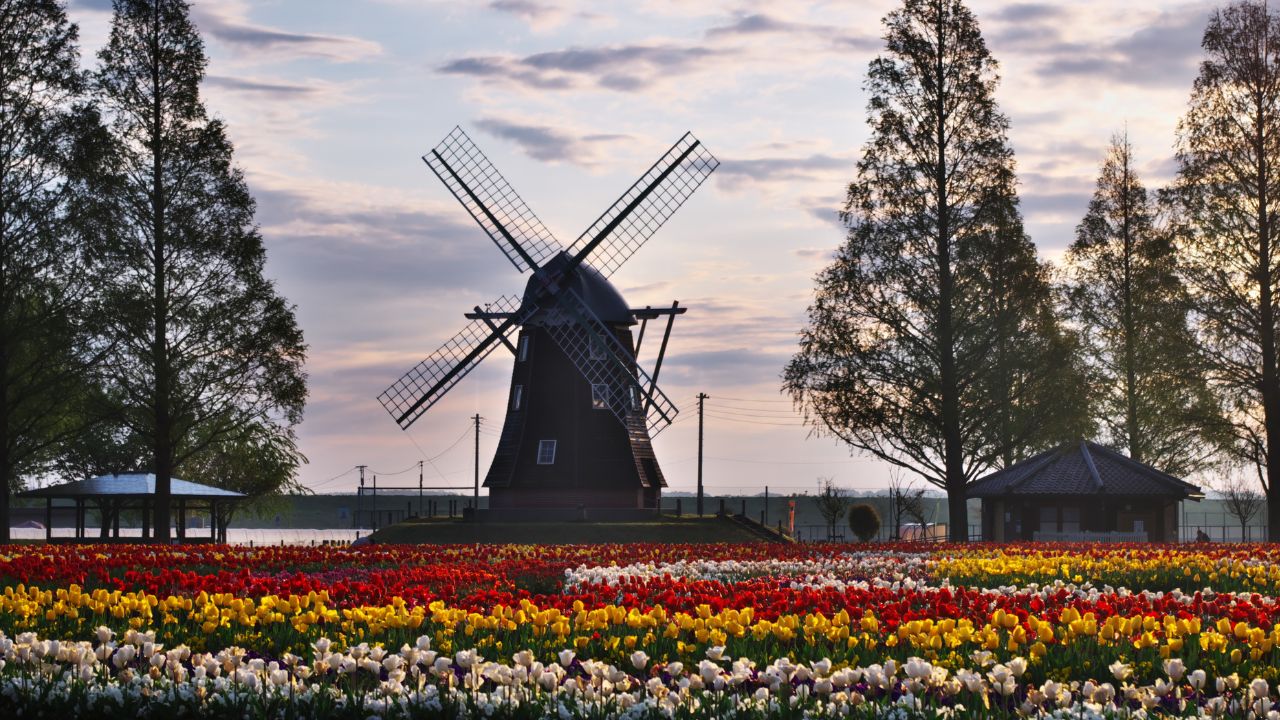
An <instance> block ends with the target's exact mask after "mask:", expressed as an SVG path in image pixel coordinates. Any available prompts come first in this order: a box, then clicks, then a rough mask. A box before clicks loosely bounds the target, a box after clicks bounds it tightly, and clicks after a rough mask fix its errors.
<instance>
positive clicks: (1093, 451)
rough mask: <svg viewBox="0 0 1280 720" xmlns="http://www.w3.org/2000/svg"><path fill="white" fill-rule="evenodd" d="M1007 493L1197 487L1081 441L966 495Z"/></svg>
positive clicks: (1191, 492)
mask: <svg viewBox="0 0 1280 720" xmlns="http://www.w3.org/2000/svg"><path fill="white" fill-rule="evenodd" d="M1007 495H1122V496H1135V495H1149V496H1161V497H1176V498H1179V499H1181V498H1190V499H1194V500H1199V499H1200V498H1202V497H1204V493H1203V492H1202V491H1201V490H1200V488H1199V487H1197V486H1195V485H1192V484H1191V483H1189V482H1185V481H1183V480H1180V479H1178V478H1176V477H1174V476H1172V475H1169V474H1168V473H1164V472H1161V471H1159V470H1157V469H1155V468H1153V467H1151V466H1150V465H1146V464H1144V463H1140V462H1138V461H1136V460H1132V459H1130V458H1128V457H1125V456H1124V455H1122V454H1120V453H1118V452H1116V451H1114V450H1110V449H1107V448H1105V447H1103V446H1101V445H1099V444H1097V443H1095V442H1090V441H1088V440H1081V441H1079V442H1078V443H1070V444H1067V445H1063V446H1062V447H1059V448H1055V449H1053V450H1046V451H1045V452H1042V453H1040V454H1039V455H1033V456H1032V457H1029V458H1027V459H1026V460H1023V461H1022V462H1020V463H1016V464H1014V465H1010V466H1009V467H1007V468H1005V469H1003V470H997V471H996V472H993V473H991V474H990V475H987V476H986V477H982V478H979V479H977V480H975V481H973V483H971V484H970V485H969V488H968V496H969V497H970V498H997V497H1004V496H1007Z"/></svg>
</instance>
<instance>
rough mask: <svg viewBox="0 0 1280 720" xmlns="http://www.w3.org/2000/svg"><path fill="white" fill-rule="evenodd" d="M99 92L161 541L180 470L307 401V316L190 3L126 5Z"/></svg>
mask: <svg viewBox="0 0 1280 720" xmlns="http://www.w3.org/2000/svg"><path fill="white" fill-rule="evenodd" d="M100 61H101V66H100V68H99V70H98V72H97V74H96V77H95V85H96V88H97V92H98V96H99V98H100V102H101V103H102V105H103V109H104V111H105V112H106V113H107V114H108V115H109V117H110V120H111V125H110V128H111V131H112V135H113V136H114V138H115V141H116V148H115V151H116V157H117V173H116V175H115V178H114V182H113V183H112V187H113V188H114V190H113V192H114V195H113V196H112V198H111V205H112V207H113V209H114V210H115V211H116V228H117V230H118V233H117V234H116V236H115V237H114V238H112V239H111V242H110V246H111V249H112V252H111V255H110V258H109V261H110V265H111V268H112V275H113V277H114V278H115V279H116V282H115V284H114V285H113V286H112V288H111V290H110V295H109V298H108V299H109V302H110V305H111V306H112V308H113V319H114V323H113V327H112V330H113V333H114V336H113V337H114V338H115V339H116V340H117V342H118V344H117V353H116V356H115V357H114V358H113V360H112V362H110V363H109V364H108V365H109V367H110V368H111V369H112V375H111V380H112V383H113V388H112V390H113V395H114V396H118V397H120V398H122V401H123V408H122V410H123V414H124V417H125V419H126V421H127V422H128V424H129V425H130V427H131V428H132V430H133V431H134V432H136V433H137V434H138V435H140V436H142V437H144V438H146V440H147V443H148V445H149V447H150V451H151V452H150V455H151V458H150V460H151V469H152V471H153V472H154V473H155V475H156V493H155V513H154V514H155V522H154V527H155V531H156V538H157V539H158V540H162V541H163V540H165V539H167V538H168V535H169V523H170V480H171V478H172V475H173V472H174V469H175V468H176V467H178V466H179V465H181V464H182V463H183V462H186V461H188V460H190V459H192V458H193V457H194V456H196V455H198V454H199V453H201V452H203V451H206V450H209V449H210V448H212V447H214V446H216V445H217V444H219V443H223V442H233V441H236V440H237V439H238V437H239V435H240V434H242V433H244V432H246V428H250V427H258V426H259V425H260V424H262V423H267V424H271V425H278V426H285V427H287V426H290V425H293V424H294V423H296V422H298V421H299V420H300V418H301V412H302V407H303V402H304V400H305V396H306V385H305V380H306V377H305V374H304V373H303V371H302V363H303V360H304V354H305V346H304V344H303V340H302V333H301V331H300V330H299V328H298V326H297V323H296V321H295V319H294V313H293V308H292V306H290V305H289V304H288V303H287V302H286V301H285V300H284V299H283V298H281V297H280V296H279V295H278V294H277V293H276V291H275V288H274V286H273V285H272V283H271V282H270V281H269V280H268V279H267V278H265V277H264V276H263V262H264V260H265V251H264V249H263V245H262V238H261V236H260V235H259V234H258V231H257V228H256V227H255V225H254V222H253V212H254V203H253V198H252V197H251V196H250V194H249V190H248V187H247V186H246V185H245V181H244V176H243V174H242V173H241V171H240V170H239V169H237V168H236V167H235V166H234V165H233V164H232V160H231V156H232V147H231V143H230V142H229V141H228V139H227V136H226V129H225V128H224V126H223V124H222V123H221V122H220V121H218V120H216V119H211V118H209V116H208V114H207V113H206V111H205V108H204V105H203V104H202V103H201V101H200V93H199V87H200V82H201V80H202V79H203V77H204V73H205V65H206V59H205V54H204V46H203V43H202V42H201V40H200V36H199V34H198V33H197V32H196V28H195V27H194V26H193V25H192V24H191V20H190V17H189V13H188V6H187V3H186V2H183V0H116V2H115V16H114V18H113V20H112V23H111V36H110V39H109V41H108V43H107V45H106V46H105V47H104V48H103V50H102V51H101V54H100Z"/></svg>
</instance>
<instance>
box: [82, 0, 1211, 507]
mask: <svg viewBox="0 0 1280 720" xmlns="http://www.w3.org/2000/svg"><path fill="white" fill-rule="evenodd" d="M897 5H898V3H895V2H887V1H885V0H869V1H865V2H863V1H859V2H815V1H807V0H758V1H753V0H730V1H725V2H702V1H699V2H690V1H689V0H683V1H681V0H630V1H628V2H599V1H594V2H589V1H587V0H490V1H487V2H486V1H476V2H465V1H461V0H438V1H437V0H417V1H414V0H362V1H359V2H357V1H355V0H340V1H331V0H259V1H256V2H247V1H245V0H216V1H215V0H195V1H194V2H192V16H193V19H194V20H195V22H196V25H197V26H198V28H199V29H200V31H201V33H202V35H203V37H204V39H205V42H206V50H207V53H208V55H209V66H208V75H207V77H206V79H205V82H204V85H203V87H202V96H203V99H204V100H205V102H206V104H207V106H208V108H209V110H210V112H211V113H212V114H213V115H215V116H217V117H220V118H222V119H224V120H225V121H226V122H227V124H228V126H229V132H230V135H231V138H232V140H233V141H234V142H235V145H236V155H235V159H236V163H237V164H238V165H239V166H240V167H241V168H243V170H244V172H245V174H246V177H247V180H248V183H249V186H250V189H251V190H252V192H253V194H254V196H255V197H256V199H257V202H258V212H257V221H258V223H259V224H260V226H261V231H262V235H263V238H264V240H265V243H266V248H267V257H268V261H267V272H268V274H269V275H270V276H271V277H272V278H273V279H274V280H275V282H276V283H277V286H278V288H279V290H280V292H281V293H282V294H283V295H284V296H285V297H287V298H288V299H289V300H290V301H291V302H292V303H294V304H295V305H296V307H297V317H298V320H299V323H300V324H301V326H302V329H303V332H304V333H305V335H306V340H307V343H308V344H309V346H310V350H309V357H308V362H307V372H308V374H309V377H310V382H309V385H310V399H309V402H308V406H307V410H306V418H305V420H304V422H303V423H302V424H301V425H300V426H299V428H298V430H299V437H300V441H301V449H302V451H303V453H304V454H305V455H306V456H307V458H308V459H309V463H308V464H307V465H305V466H304V467H303V469H302V471H301V481H302V483H303V484H304V485H307V486H308V487H310V488H312V489H314V490H316V491H318V492H352V491H354V488H355V486H356V478H357V475H356V473H355V471H354V468H355V466H356V465H361V464H363V465H367V466H368V468H369V470H368V471H367V472H369V473H375V472H376V473H378V474H379V475H380V478H381V479H380V484H381V485H382V486H384V487H385V486H387V485H392V484H404V485H413V486H416V485H417V482H418V478H417V477H416V476H417V464H418V462H419V460H424V461H425V463H424V468H425V470H424V473H425V478H424V481H425V483H426V485H428V486H432V485H435V486H448V487H457V488H459V489H469V488H470V487H471V483H472V477H473V462H474V455H473V453H474V446H473V442H474V440H473V437H472V436H471V435H470V434H469V433H470V427H471V426H470V417H471V416H472V415H474V414H477V413H478V414H479V415H481V416H482V417H483V418H485V420H484V422H482V429H481V434H480V458H481V469H480V471H481V475H482V476H483V474H484V472H485V471H486V470H487V466H488V460H489V458H491V457H492V453H493V449H494V446H495V445H496V441H497V433H498V430H499V429H500V427H499V426H500V422H501V418H502V415H503V413H504V412H505V403H506V394H507V389H508V384H509V381H510V372H511V357H510V354H509V353H494V354H492V355H490V356H489V358H488V359H487V360H486V361H485V363H484V364H483V365H481V367H480V368H479V369H477V370H476V371H475V372H473V373H471V374H470V375H469V376H468V377H467V378H466V379H465V380H464V381H463V382H461V383H460V384H459V385H457V386H456V387H455V388H454V389H453V390H452V391H451V392H450V393H449V395H447V396H446V397H445V398H444V399H443V400H442V401H441V402H439V403H438V404H437V405H436V406H434V407H433V408H431V410H430V411H429V412H427V413H426V414H425V415H424V416H423V417H422V418H421V419H420V420H419V421H418V422H417V423H416V424H415V425H414V426H413V427H411V428H410V430H409V431H408V432H404V431H401V430H400V429H399V428H398V427H397V426H396V424H395V423H394V422H393V420H392V418H391V417H390V416H389V415H388V414H387V413H386V412H385V411H384V410H383V409H382V407H381V405H379V403H378V402H377V400H376V396H377V395H378V393H379V392H381V391H382V390H383V389H384V388H386V387H387V386H388V385H390V384H391V383H392V382H393V381H395V380H396V379H397V378H399V377H400V376H401V375H402V374H403V373H404V372H405V371H406V370H408V369H409V368H410V367H412V366H413V365H414V364H416V363H417V362H418V361H419V360H421V359H422V358H423V357H425V356H426V355H427V354H429V353H430V352H431V351H433V350H434V349H435V348H437V347H438V346H439V345H440V344H441V343H443V342H444V341H445V340H447V339H448V338H450V337H451V336H453V335H454V334H455V333H456V332H458V331H459V330H461V329H462V326H463V324H464V323H465V322H466V320H465V319H464V318H463V317H462V313H464V312H466V311H467V310H468V309H469V308H471V307H472V306H473V305H476V304H483V303H485V302H487V301H490V300H492V299H494V298H496V297H498V296H499V295H503V294H508V295H510V294H518V293H519V292H520V291H522V289H523V287H524V283H525V280H526V278H524V277H522V276H520V274H519V273H518V272H517V271H516V269H515V268H514V267H512V266H511V264H510V263H509V262H508V261H507V260H506V259H505V258H504V257H503V256H502V255H501V253H500V252H499V251H498V249H497V248H496V247H495V246H494V245H493V243H492V242H491V241H490V240H489V239H488V238H487V237H486V236H485V235H484V233H483V232H482V231H481V230H480V228H479V227H478V226H477V225H476V224H475V223H474V222H473V221H472V220H471V219H470V217H469V216H468V215H467V214H466V212H465V211H464V210H463V209H462V207H461V206H460V205H458V203H457V202H456V201H455V200H454V199H453V198H452V196H451V195H450V194H449V193H448V191H447V190H446V189H445V188H444V187H443V186H442V185H441V184H440V182H439V181H438V180H437V179H436V178H435V176H434V175H432V174H431V172H430V171H429V169H428V168H427V167H426V166H425V165H424V164H423V163H422V161H421V160H420V157H421V155H422V154H423V153H425V152H426V151H428V150H429V149H430V148H431V147H433V146H435V145H436V144H437V143H438V142H439V141H440V140H441V139H443V138H444V136H445V135H446V134H448V133H449V132H450V130H451V129H452V128H453V127H454V126H461V127H462V128H463V129H464V130H465V131H466V132H468V133H469V134H470V135H471V136H472V138H473V139H474V140H475V142H476V143H477V145H479V146H480V148H481V149H482V150H483V151H484V152H485V153H486V154H487V155H488V156H489V158H490V159H491V160H492V161H493V163H494V165H495V166H496V167H497V168H498V169H499V170H500V171H501V172H502V173H503V174H504V175H505V176H506V178H507V179H508V181H509V182H510V183H511V184H512V186H513V187H514V188H515V189H516V190H517V191H518V192H519V193H520V194H521V195H522V196H523V197H524V199H525V200H526V201H527V202H528V204H529V205H530V206H531V207H532V208H533V210H534V211H535V212H536V213H537V214H538V215H539V217H540V218H541V219H542V221H543V222H544V223H545V224H546V225H547V226H548V227H549V228H550V229H551V230H552V231H553V232H554V234H555V235H556V236H557V237H558V238H560V239H561V240H562V241H564V242H569V241H571V240H572V239H573V238H576V237H577V236H578V235H579V234H580V233H581V232H582V230H583V229H584V228H586V227H587V226H588V225H589V224H590V223H591V222H592V221H594V220H595V219H596V217H597V216H598V215H599V214H600V213H601V212H602V211H603V210H604V209H605V208H607V207H608V206H609V205H610V204H611V203H612V202H613V201H614V200H615V199H616V198H617V197H618V196H619V195H620V194H621V193H622V192H623V191H624V190H626V189H627V188H628V187H629V186H630V185H631V183H632V182H634V181H635V179H636V178H638V177H639V176H640V174H642V173H643V172H644V171H645V170H646V169H647V168H648V167H649V165H650V164H652V163H653V161H655V160H656V159H657V158H658V157H659V156H660V155H662V153H664V152H665V151H666V150H667V148H668V147H670V145H671V144H672V143H674V142H675V141H676V140H677V139H678V138H679V137H680V136H681V135H682V134H683V133H684V132H685V131H692V132H693V133H694V134H695V135H696V136H697V137H698V138H699V139H700V140H701V141H702V142H703V144H704V145H705V147H706V148H707V149H708V150H710V151H711V152H712V153H713V154H714V155H715V156H716V157H717V158H719V160H720V161H721V163H722V164H721V165H720V168H719V169H718V170H717V172H716V173H715V174H714V175H713V176H712V178H711V180H710V181H708V183H707V184H705V185H704V186H703V187H702V188H701V189H700V190H699V191H698V192H697V193H696V194H695V195H694V196H693V197H692V198H691V199H690V200H689V202H688V203H687V204H686V205H685V206H684V207H683V208H682V209H681V210H680V211H679V212H678V213H676V215H675V216H674V217H673V218H672V220H671V221H670V222H668V224H667V225H666V226H664V227H663V228H662V229H661V230H660V231H659V232H658V233H657V234H656V235H655V236H654V237H653V239H651V240H650V241H649V243H648V244H647V245H646V246H645V247H643V248H642V249H641V250H640V251H639V252H638V253H637V254H636V255H635V256H634V257H633V258H632V259H631V260H630V261H628V263H627V264H626V265H624V266H623V267H622V268H621V269H620V270H619V271H618V272H617V273H616V274H615V275H614V276H613V278H612V280H613V282H614V284H615V285H616V286H617V287H618V288H619V290H620V291H621V292H622V293H623V295H624V296H625V297H626V299H627V300H628V302H629V304H631V306H633V307H635V306H643V305H669V304H670V303H671V301H672V300H679V301H680V304H681V305H683V306H686V307H688V308H689V312H688V313H687V314H685V315H683V316H681V317H680V318H679V319H678V320H677V321H676V324H675V329H674V331H673V334H672V338H671V342H670V346H669V348H668V352H667V357H666V359H665V360H664V364H663V368H662V374H661V386H662V388H663V390H664V391H665V392H666V394H667V395H668V396H669V397H670V398H671V399H672V400H673V401H674V402H675V404H676V405H677V406H678V407H679V408H680V409H681V413H680V416H679V417H678V419H677V420H676V422H675V423H674V424H672V425H671V426H670V427H668V428H667V429H665V430H664V431H663V432H662V433H661V434H660V435H658V437H657V438H656V439H655V441H654V444H655V448H656V450H657V453H658V458H659V463H660V464H661V466H662V469H663V472H664V474H665V475H666V477H667V482H668V484H669V486H670V488H669V490H671V491H689V490H693V489H694V487H695V484H696V479H695V478H696V457H697V435H698V428H697V424H698V423H697V412H696V401H695V396H696V395H697V393H699V392H705V393H707V394H708V395H709V396H710V399H709V400H707V403H706V420H705V423H706V425H705V453H704V454H705V458H704V478H705V479H704V482H705V485H706V488H707V491H708V492H709V493H715V494H730V493H735V494H736V493H758V492H761V491H763V489H764V487H765V486H768V487H769V488H770V491H771V492H775V493H798V492H805V491H810V492H812V491H814V490H815V489H816V488H817V483H818V479H819V478H822V477H826V478H832V479H833V480H834V481H835V482H836V484H837V485H840V486H842V487H845V488H849V489H852V490H871V489H876V488H880V487H883V486H884V485H885V484H886V483H887V482H888V481H889V479H890V470H889V467H888V466H887V465H886V464H885V463H882V462H879V461H876V460H874V459H871V458H868V457H864V456H859V455H856V454H854V453H851V452H850V450H849V449H848V448H846V447H844V446H842V445H840V444H839V443H837V442H835V441H832V440H830V439H826V438H819V437H813V436H812V435H811V433H810V430H809V428H807V427H805V426H804V425H803V423H802V422H801V418H800V416H799V415H797V414H796V412H795V411H794V410H793V408H792V406H791V404H790V402H789V401H788V399H787V398H786V397H785V396H783V395H782V394H780V375H781V372H782V369H783V367H784V365H785V364H786V362H787V360H788V359H789V358H790V357H791V355H792V354H793V353H794V351H795V349H796V342H797V338H798V333H799V331H800V330H801V329H802V328H803V326H804V323H805V318H806V308H807V307H808V305H809V303H810V301H811V299H812V292H813V277H814V275H815V274H816V273H817V272H818V271H819V270H821V268H822V267H823V266H824V265H825V264H826V263H828V262H829V260H830V256H831V253H832V252H833V251H834V250H835V249H836V248H837V247H838V246H839V245H840V243H841V241H842V240H843V237H844V233H843V230H842V228H841V226H840V224H839V222H838V220H837V218H836V213H837V211H838V210H839V209H840V207H841V205H842V202H843V196H844V188H845V187H846V186H847V184H848V183H849V181H850V180H852V179H853V177H854V170H855V164H856V162H857V158H858V157H859V154H860V149H861V146H862V145H863V143H864V142H865V141H866V139H867V137H868V129H867V126H866V112H865V108H866V102H867V97H866V94H865V93H864V92H863V82H864V79H865V76H866V69H867V65H868V63H869V62H870V61H871V60H872V59H873V58H875V57H876V55H877V54H878V53H880V52H882V51H883V40H882V39H881V37H882V34H883V27H882V25H881V18H882V17H883V16H884V15H885V14H886V13H887V12H889V11H890V10H892V9H894V8H895V7H896V6H897ZM970 7H971V9H972V10H973V11H974V13H975V14H976V16H977V18H978V21H979V23H980V26H981V29H982V32H983V35H984V37H985V39H986V42H987V45H988V47H989V49H990V50H991V52H992V54H993V55H994V56H995V58H996V60H997V61H998V62H999V64H1000V72H1001V76H1002V81H1001V84H1000V86H999V89H998V91H997V93H996V98H997V101H998V102H999V103H1000V106H1001V108H1002V109H1003V110H1004V112H1005V113H1006V114H1007V115H1008V116H1009V118H1010V121H1011V123H1012V128H1011V132H1010V139H1011V141H1012V145H1013V148H1014V151H1015V153H1016V154H1017V158H1018V176H1019V181H1020V189H1019V191H1020V197H1021V202H1022V209H1023V213H1024V216H1025V221H1026V227H1027V230H1028V232H1029V233H1030V235H1031V237H1032V239H1033V240H1034V241H1035V243H1036V245H1037V247H1038V249H1039V253H1040V255H1041V257H1042V258H1043V259H1045V260H1049V261H1059V260H1060V259H1061V257H1062V255H1063V252H1064V251H1065V249H1066V247H1067V245H1068V244H1069V243H1070V242H1071V239H1072V237H1073V233H1074V228H1075V226H1076V224H1077V223H1078V222H1079V220H1080V218H1081V217H1082V216H1083V214H1084V212H1085V209H1086V206H1087V204H1088V200H1089V197H1090V195H1091V193H1092V191H1093V187H1094V181H1095V177H1096V175H1097V172H1098V169H1099V165H1100V163H1101V161H1102V157H1103V153H1104V151H1105V149H1106V146H1107V144H1108V142H1109V141H1110V139H1111V137H1112V135H1113V134H1115V133H1117V132H1124V131H1126V130H1127V132H1128V135H1129V138H1130V141H1131V142H1132V143H1133V146H1134V154H1135V157H1136V158H1137V160H1138V168H1139V171H1140V173H1141V177H1142V179H1143V180H1144V181H1145V182H1146V183H1147V185H1148V186H1149V187H1151V188H1155V187H1158V186H1160V185H1162V184H1164V183H1167V182H1168V181H1169V180H1170V179H1171V177H1172V175H1173V172H1174V168H1175V164H1174V160H1173V146H1174V142H1175V133H1176V126H1177V121H1178V118H1179V117H1180V115H1181V114H1182V112H1183V111H1184V108H1185V106H1186V101H1187V97H1188V94H1189V92H1190V89H1191V83H1192V80H1193V79H1194V77H1195V73H1196V68H1197V64H1198V62H1199V59H1200V48H1199V44H1200V38H1201V35H1202V33H1203V29H1204V24H1205V21H1206V19H1207V17H1208V14H1209V12H1210V11H1211V10H1212V8H1213V5H1212V4H1210V3H1203V2H1196V3H1176V2H1174V3H1171V2H1125V3H1115V2H1112V1H1111V0H1072V1H1062V2H1046V3H1001V2H985V1H984V2H972V3H971V4H970ZM69 14H70V16H71V19H72V20H73V21H75V22H77V23H78V24H79V25H80V28H81V46H82V53H83V54H84V56H85V62H86V64H88V65H93V64H94V63H95V62H96V60H95V58H94V56H95V54H96V53H97V51H98V49H99V48H100V47H101V46H102V44H103V43H104V41H105V40H106V37H107V32H108V28H109V21H110V2H109V0H71V6H70V8H69ZM504 355H505V356H504ZM640 360H641V363H642V364H646V365H648V366H650V367H651V363H652V360H653V355H652V347H649V348H647V352H646V349H644V348H642V352H641V358H640ZM395 473H398V474H395ZM904 479H907V480H910V478H909V477H907V478H904ZM482 480H483V477H482ZM482 492H483V490H482Z"/></svg>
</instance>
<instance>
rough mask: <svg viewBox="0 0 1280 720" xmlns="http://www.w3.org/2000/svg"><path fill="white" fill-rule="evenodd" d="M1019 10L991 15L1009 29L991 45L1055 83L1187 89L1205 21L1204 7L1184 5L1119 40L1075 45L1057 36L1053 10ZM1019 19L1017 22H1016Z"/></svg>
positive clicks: (1059, 32)
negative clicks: (1005, 22) (1016, 55)
mask: <svg viewBox="0 0 1280 720" xmlns="http://www.w3.org/2000/svg"><path fill="white" fill-rule="evenodd" d="M1017 7H1020V6H1013V8H1017ZM1021 7H1022V8H1023V9H1022V10H1020V11H1018V10H1012V8H1010V9H1006V11H1005V12H1004V13H1002V14H1000V15H997V17H999V18H1001V19H1004V20H1008V21H1009V22H1011V23H1012V24H1010V25H1009V26H1007V27H1003V28H1000V29H999V30H998V31H997V32H995V33H994V34H993V45H996V46H997V47H1000V46H1003V47H1005V48H1007V49H1012V50H1016V51H1018V52H1019V54H1020V55H1022V56H1023V57H1022V58H1020V59H1021V60H1022V61H1030V62H1031V63H1033V65H1032V67H1034V72H1035V73H1036V75H1038V76H1039V77H1040V78H1042V79H1044V80H1048V81H1052V82H1057V83H1061V82H1063V81H1065V80H1074V79H1089V80H1094V81H1107V82H1112V83H1121V84H1124V85H1131V86H1138V87H1143V88H1152V87H1178V88H1189V87H1190V83H1191V80H1192V78H1193V77H1194V76H1195V72H1196V67H1197V63H1198V62H1199V59H1200V56H1201V51H1200V40H1201V37H1202V36H1203V33H1204V27H1205V23H1206V21H1207V19H1208V6H1206V5H1199V4H1197V5H1190V6H1186V7H1182V8H1178V9H1177V10H1169V11H1165V12H1162V13H1160V14H1158V15H1155V16H1154V17H1152V18H1151V20H1150V21H1149V22H1148V23H1147V24H1145V25H1144V26H1143V27H1141V28H1139V29H1138V30H1136V31H1133V32H1131V33H1130V34H1128V35H1124V36H1122V37H1119V38H1114V39H1109V40H1088V41H1078V40H1070V39H1066V38H1065V37H1064V36H1063V27H1064V26H1063V24H1062V23H1061V22H1060V18H1057V17H1056V16H1055V14H1054V13H1053V12H1052V10H1053V8H1042V9H1040V10H1037V9H1036V8H1039V6H1021ZM1011 10H1012V14H1011ZM1019 15H1022V16H1023V19H1021V20H1018V19H1016V18H1017V16H1019ZM1036 60H1040V62H1038V63H1036V62H1035V61H1036Z"/></svg>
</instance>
